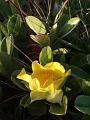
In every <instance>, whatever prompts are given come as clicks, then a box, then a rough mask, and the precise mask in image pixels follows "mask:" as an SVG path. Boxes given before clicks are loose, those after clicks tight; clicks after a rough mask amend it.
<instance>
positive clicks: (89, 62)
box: [87, 54, 90, 65]
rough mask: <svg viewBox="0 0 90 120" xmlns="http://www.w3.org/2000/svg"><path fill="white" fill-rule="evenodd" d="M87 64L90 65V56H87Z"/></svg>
mask: <svg viewBox="0 0 90 120" xmlns="http://www.w3.org/2000/svg"><path fill="white" fill-rule="evenodd" d="M87 62H88V64H89V65H90V54H89V55H87Z"/></svg>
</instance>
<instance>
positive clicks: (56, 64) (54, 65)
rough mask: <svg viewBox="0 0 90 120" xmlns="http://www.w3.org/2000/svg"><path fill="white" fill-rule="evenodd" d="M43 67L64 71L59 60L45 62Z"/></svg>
mask: <svg viewBox="0 0 90 120" xmlns="http://www.w3.org/2000/svg"><path fill="white" fill-rule="evenodd" d="M44 68H46V69H49V70H54V71H59V72H61V73H65V69H64V67H63V66H62V65H61V64H60V63H59V62H50V63H48V64H46V65H45V66H44Z"/></svg>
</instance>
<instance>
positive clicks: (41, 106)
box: [27, 100, 47, 116]
mask: <svg viewBox="0 0 90 120" xmlns="http://www.w3.org/2000/svg"><path fill="white" fill-rule="evenodd" d="M27 110H28V111H29V112H30V113H31V115H34V116H41V115H44V114H46V112H47V105H46V104H45V103H44V102H43V101H40V100H39V101H35V102H33V103H31V104H30V105H29V106H28V107H27Z"/></svg>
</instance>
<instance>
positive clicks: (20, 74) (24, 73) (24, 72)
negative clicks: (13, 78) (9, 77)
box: [17, 68, 31, 83]
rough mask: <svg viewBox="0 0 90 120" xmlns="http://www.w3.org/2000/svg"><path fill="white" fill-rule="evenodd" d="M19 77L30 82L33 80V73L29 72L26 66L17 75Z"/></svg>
mask: <svg viewBox="0 0 90 120" xmlns="http://www.w3.org/2000/svg"><path fill="white" fill-rule="evenodd" d="M17 78H18V79H21V80H24V81H26V82H28V83H29V82H30V81H31V75H29V74H27V73H26V71H25V69H24V68H23V69H22V70H21V72H20V73H19V74H18V75H17Z"/></svg>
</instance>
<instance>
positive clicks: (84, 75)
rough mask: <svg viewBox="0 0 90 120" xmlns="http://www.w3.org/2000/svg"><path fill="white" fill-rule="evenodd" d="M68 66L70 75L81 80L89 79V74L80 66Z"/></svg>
mask: <svg viewBox="0 0 90 120" xmlns="http://www.w3.org/2000/svg"><path fill="white" fill-rule="evenodd" d="M70 68H71V74H72V76H74V77H76V78H79V79H82V80H88V81H90V75H89V74H88V73H86V72H85V71H83V70H82V69H81V68H78V67H76V66H74V65H71V66H70Z"/></svg>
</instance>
